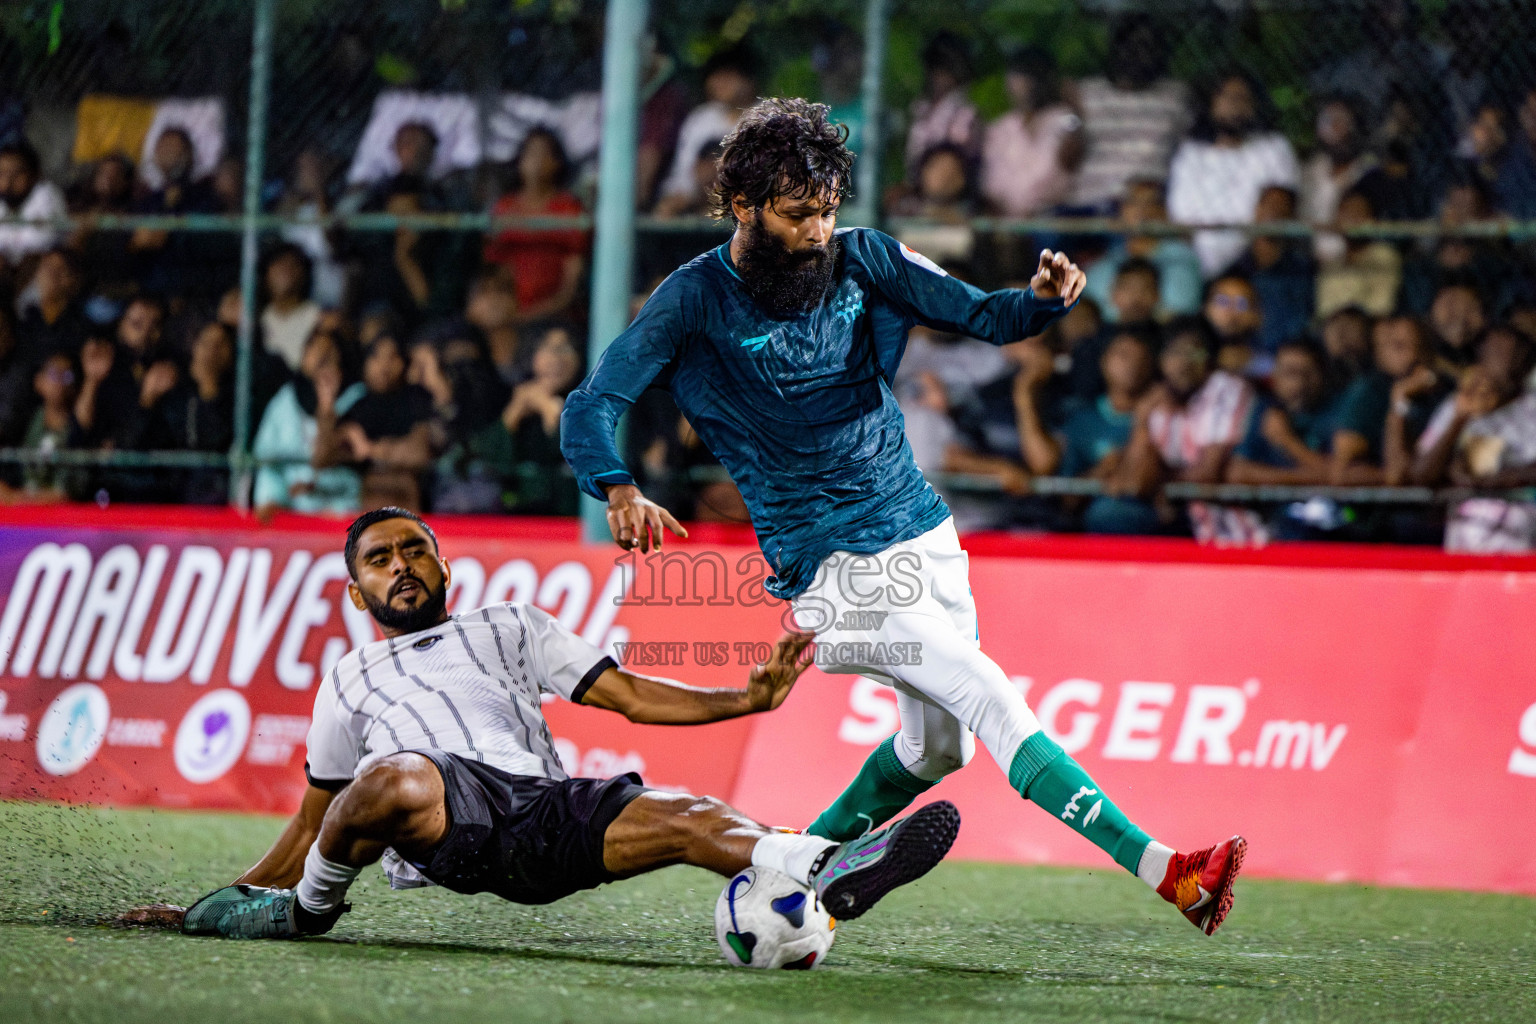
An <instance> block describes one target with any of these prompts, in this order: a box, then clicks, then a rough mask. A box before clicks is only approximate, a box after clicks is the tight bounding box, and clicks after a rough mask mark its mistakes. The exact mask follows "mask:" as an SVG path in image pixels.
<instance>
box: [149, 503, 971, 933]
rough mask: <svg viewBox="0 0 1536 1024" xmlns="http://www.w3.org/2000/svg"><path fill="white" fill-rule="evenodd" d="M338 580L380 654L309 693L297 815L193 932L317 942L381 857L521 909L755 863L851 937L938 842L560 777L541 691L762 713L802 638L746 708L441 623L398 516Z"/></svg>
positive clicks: (907, 832)
mask: <svg viewBox="0 0 1536 1024" xmlns="http://www.w3.org/2000/svg"><path fill="white" fill-rule="evenodd" d="M346 561H347V568H348V570H349V571H350V572H351V574H352V583H351V585H350V587H349V592H350V595H351V598H352V600H353V602H354V603H356V605H357V606H358V607H359V608H363V609H366V610H367V611H368V612H369V613H370V614H371V615H372V616H373V618H374V620H375V621H376V622H378V624H379V626H380V627H381V629H382V630H383V632H384V637H385V638H384V639H382V640H379V641H377V642H375V643H371V644H366V645H364V646H363V647H360V648H358V649H357V650H355V651H353V652H351V653H350V654H348V655H346V656H345V657H344V658H342V659H341V661H340V662H339V663H338V664H337V665H336V667H335V669H334V670H333V671H332V672H330V673H329V675H328V676H327V677H326V679H325V680H324V682H323V683H322V684H321V686H320V688H319V691H318V692H317V694H316V697H315V711H314V720H313V722H312V724H311V726H310V732H309V742H308V759H307V762H306V764H305V773H306V775H307V776H308V779H309V783H310V786H309V789H308V790H307V791H306V793H305V795H304V799H303V803H302V805H301V806H300V808H299V811H298V813H297V814H295V815H294V817H293V819H292V820H291V821H290V822H289V823H288V826H287V828H286V829H284V831H283V833H282V835H281V836H280V837H279V838H278V840H277V842H276V843H275V844H274V845H273V847H272V848H271V849H270V850H269V851H268V852H267V854H266V856H264V857H263V858H262V859H261V861H260V862H259V863H258V864H256V866H255V867H253V868H251V869H250V870H249V871H247V872H246V873H245V874H244V875H242V876H241V877H240V878H239V879H237V880H236V882H235V884H233V885H229V886H225V887H224V888H221V889H218V890H215V891H214V892H212V893H210V894H208V895H207V896H205V897H203V898H202V899H201V900H199V901H198V902H197V903H195V904H193V905H192V907H190V908H189V909H188V910H187V911H186V912H185V913H184V914H183V915H181V928H182V930H183V931H185V932H187V933H189V934H194V935H223V936H227V937H231V938H295V937H299V936H303V935H317V934H321V933H323V932H326V931H328V930H330V928H331V927H332V926H333V925H334V924H335V922H336V920H337V918H338V917H339V916H340V915H341V914H342V913H343V912H344V911H345V910H346V909H347V904H346V903H344V902H343V899H344V897H345V895H346V892H347V888H348V886H350V885H351V883H352V881H353V880H354V879H355V878H356V877H357V875H358V874H359V872H360V871H361V870H362V869H363V868H364V867H366V866H367V865H369V864H372V863H375V862H377V861H379V860H380V859H382V860H383V862H384V868H385V872H386V874H387V875H388V876H389V879H390V884H391V885H392V886H394V887H396V888H403V887H411V886H418V885H431V884H437V885H442V886H444V887H446V888H449V889H452V890H454V891H456V892H463V893H475V892H493V893H496V894H497V895H499V896H501V897H503V898H505V899H508V900H511V901H513V902H517V903H548V902H551V901H553V900H557V899H560V898H561V897H563V896H568V895H570V894H571V893H573V892H577V891H579V890H581V889H590V888H593V887H595V886H597V885H601V884H602V883H604V882H609V881H613V880H615V879H619V878H625V877H629V876H631V875H637V874H641V873H643V872H646V871H652V870H655V869H657V868H661V867H665V866H667V865H669V864H693V865H696V866H698V867H703V868H708V869H710V870H712V871H717V872H719V873H720V874H723V875H732V874H735V873H736V872H738V871H740V870H741V869H743V868H745V867H747V866H748V865H756V866H759V867H767V868H772V869H774V870H777V871H781V872H783V873H785V874H787V875H789V876H791V877H793V878H796V879H798V880H799V881H801V882H804V883H805V884H806V885H808V886H810V887H812V888H813V889H815V890H816V892H817V894H818V895H819V896H820V898H821V900H822V902H823V903H824V904H825V905H826V906H827V908H828V909H829V910H831V911H832V912H833V913H834V914H835V915H836V916H837V917H839V918H843V919H848V918H854V917H858V916H859V915H861V914H863V913H864V912H865V911H867V910H868V909H869V908H870V906H872V905H873V904H874V903H875V902H876V901H877V900H879V899H880V898H881V897H882V896H884V895H885V894H886V893H888V892H889V891H890V890H891V889H893V888H895V887H896V886H898V885H902V884H904V883H906V882H910V881H912V880H913V879H915V878H918V877H919V876H921V875H922V874H924V873H925V872H927V871H928V870H929V869H930V868H932V867H933V866H934V865H935V864H937V863H938V862H939V860H940V859H942V858H943V856H944V854H945V853H946V852H947V851H948V850H949V847H950V845H951V844H952V843H953V842H954V839H955V834H956V832H957V831H958V829H959V824H960V819H959V814H958V812H957V811H956V810H955V808H954V805H952V804H949V803H944V802H940V803H936V804H930V805H928V806H926V807H923V808H922V809H920V810H918V811H917V812H915V813H914V814H912V815H911V816H909V817H907V818H905V819H903V820H902V821H900V822H898V823H897V824H895V825H893V826H891V827H890V828H888V829H884V830H882V831H880V832H878V833H875V834H873V835H870V836H866V837H863V838H860V839H856V840H853V841H851V842H845V843H834V842H832V841H830V840H827V839H821V838H818V837H815V836H810V835H800V834H791V833H786V832H783V831H779V830H774V829H769V828H765V827H763V826H762V825H759V824H757V823H756V822H754V821H751V820H750V819H748V818H746V817H744V816H742V815H741V814H738V813H737V812H736V811H734V810H732V809H731V808H730V807H727V806H726V805H725V804H724V803H722V802H721V801H719V800H716V799H714V798H712V797H694V796H687V795H679V794H674V793H663V792H659V791H656V790H652V789H647V788H646V787H645V786H644V784H643V783H642V782H641V780H640V777H639V776H637V775H633V774H630V775H624V776H620V777H618V778H613V779H572V778H569V777H568V776H567V775H566V773H565V771H564V770H563V769H562V768H561V765H560V761H559V758H558V757H557V756H556V755H555V749H554V743H553V739H552V737H551V736H550V732H549V726H548V725H547V724H546V723H545V721H544V716H543V713H542V712H541V711H540V708H539V700H540V694H541V693H554V694H557V695H559V696H561V697H563V698H565V699H567V700H571V701H574V702H577V703H583V704H589V705H593V706H595V707H601V708H606V709H608V710H610V711H617V712H619V713H621V714H623V715H625V716H626V717H628V718H629V719H630V720H631V721H636V722H652V723H668V724H679V725H682V724H690V723H701V722H715V721H720V720H722V719H726V718H734V717H736V716H739V715H745V714H751V713H754V712H760V711H769V710H771V709H773V708H776V707H778V706H779V704H781V703H782V702H783V700H784V698H785V697H786V696H787V695H788V693H789V691H790V688H791V687H792V686H793V685H794V682H795V679H796V678H797V677H799V675H800V673H801V672H802V671H804V669H805V666H806V664H808V661H809V659H808V658H806V657H805V656H804V655H805V654H806V647H807V646H808V645H809V643H810V642H811V639H812V638H811V637H810V636H809V635H807V634H788V635H786V636H785V637H784V638H783V639H782V640H781V642H780V644H779V645H778V648H777V650H776V653H775V655H774V657H773V658H772V659H771V660H770V661H769V662H767V663H766V664H764V665H761V666H758V667H757V668H756V669H755V670H754V671H753V672H752V673H751V676H750V678H749V679H748V682H747V686H746V688H745V689H737V688H724V689H700V688H696V687H690V686H684V685H682V684H680V683H674V682H671V681H668V680H664V679H653V678H649V677H646V676H639V675H635V674H633V673H630V672H626V671H624V670H623V669H622V668H620V667H619V666H617V665H616V664H614V662H613V659H611V658H608V657H605V656H604V655H603V653H602V652H601V651H599V650H597V649H596V648H595V647H593V646H591V645H590V644H588V643H586V642H585V641H584V640H582V639H581V638H579V637H577V636H575V635H574V634H572V633H571V632H569V631H568V630H566V629H565V628H564V627H563V626H561V625H560V624H559V623H558V622H557V621H555V619H554V618H553V617H552V616H550V615H549V614H548V613H547V612H544V611H541V610H540V609H538V608H534V607H532V606H530V605H522V604H500V605H490V606H487V607H485V608H480V609H476V610H474V611H468V612H462V613H460V614H457V615H452V616H450V615H448V614H447V611H446V600H447V591H448V564H447V562H445V561H444V560H443V559H442V558H441V557H440V556H439V554H438V549H437V538H436V536H435V535H434V534H433V533H432V531H431V529H430V528H429V527H428V526H427V524H426V523H425V522H423V521H422V520H421V519H420V518H418V517H417V516H416V515H414V514H413V513H411V512H407V511H405V510H404V509H398V508H384V509H379V510H376V511H374V512H369V513H367V514H366V515H363V516H361V517H360V518H358V519H357V521H356V522H354V523H353V524H352V526H351V528H350V529H349V530H348V532H347V545H346ZM165 910H166V912H168V913H170V914H172V915H174V914H176V911H175V909H174V908H165ZM139 919H140V920H148V919H154V915H153V914H152V913H150V914H145V915H143V916H141V917H140V918H139ZM158 919H159V920H164V915H163V914H162V915H161V916H160V917H159V918H158Z"/></svg>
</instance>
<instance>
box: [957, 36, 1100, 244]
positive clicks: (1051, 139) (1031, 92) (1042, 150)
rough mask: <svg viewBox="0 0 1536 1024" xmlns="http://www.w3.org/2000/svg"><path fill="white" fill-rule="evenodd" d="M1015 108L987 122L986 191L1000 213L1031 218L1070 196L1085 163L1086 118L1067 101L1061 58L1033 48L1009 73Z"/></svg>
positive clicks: (1007, 82)
mask: <svg viewBox="0 0 1536 1024" xmlns="http://www.w3.org/2000/svg"><path fill="white" fill-rule="evenodd" d="M1003 86H1004V88H1005V89H1006V90H1007V92H1008V101H1009V104H1010V105H1011V109H1010V110H1009V111H1008V113H1006V114H1004V115H1002V116H1001V117H999V118H998V119H997V120H996V121H993V122H992V123H991V124H990V125H988V126H987V134H986V139H985V141H984V142H983V143H982V147H981V193H982V196H983V197H984V198H985V199H986V200H987V202H989V203H990V204H991V205H992V207H993V208H994V209H995V210H997V212H999V213H1001V214H1004V215H1006V216H1009V217H1028V216H1030V215H1031V214H1035V213H1040V212H1041V211H1043V210H1049V209H1050V208H1051V207H1053V206H1055V205H1056V204H1058V203H1060V202H1061V201H1062V200H1063V199H1065V198H1066V195H1067V191H1068V189H1069V188H1070V187H1071V185H1072V172H1073V171H1075V170H1076V169H1077V167H1078V165H1079V164H1081V163H1082V162H1083V134H1082V120H1081V119H1080V118H1078V116H1077V114H1075V113H1074V112H1073V110H1072V108H1071V107H1069V106H1068V105H1067V104H1066V103H1064V102H1062V98H1061V80H1060V78H1059V77H1058V76H1057V74H1056V60H1055V58H1054V57H1052V56H1051V55H1050V53H1048V52H1047V51H1045V50H1042V49H1040V48H1038V47H1029V48H1027V49H1025V50H1023V51H1021V52H1019V53H1018V54H1016V55H1014V56H1013V57H1012V58H1010V59H1009V61H1008V69H1007V71H1006V72H1005V73H1004V74H1003Z"/></svg>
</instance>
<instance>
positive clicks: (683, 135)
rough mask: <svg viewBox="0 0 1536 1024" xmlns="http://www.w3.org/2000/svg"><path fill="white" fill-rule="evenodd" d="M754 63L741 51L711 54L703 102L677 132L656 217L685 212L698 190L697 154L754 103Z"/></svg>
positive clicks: (723, 133)
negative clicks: (673, 151)
mask: <svg viewBox="0 0 1536 1024" xmlns="http://www.w3.org/2000/svg"><path fill="white" fill-rule="evenodd" d="M757 83H758V72H757V60H756V58H755V57H753V56H752V55H751V54H750V53H748V52H747V51H746V50H744V49H731V50H725V51H722V52H720V53H717V54H715V55H714V56H713V57H711V58H710V59H709V61H708V62H707V63H706V64H705V65H704V102H703V103H701V104H699V105H698V106H697V107H694V108H693V110H691V111H689V113H688V116H687V117H686V118H684V119H683V126H682V127H681V128H679V129H678V132H677V152H676V154H675V155H674V156H673V158H672V169H671V171H670V172H668V174H667V180H666V181H665V182H663V183H662V188H661V200H660V202H659V203H658V204H657V212H658V214H665V213H666V212H667V211H672V210H678V209H688V208H691V207H692V206H693V205H694V202H695V200H696V199H697V197H698V195H699V192H700V189H699V183H698V178H697V176H696V175H695V173H694V166H695V165H696V164H697V163H698V159H699V154H700V153H701V152H703V151H704V149H705V148H706V147H707V146H709V145H710V144H712V143H715V144H718V143H719V142H720V140H721V139H723V138H725V136H726V135H727V134H728V133H729V132H730V131H731V129H732V128H735V127H736V122H737V121H739V120H741V115H742V113H743V112H744V111H745V110H746V109H747V108H748V107H750V106H751V105H752V104H753V103H755V102H756V101H757Z"/></svg>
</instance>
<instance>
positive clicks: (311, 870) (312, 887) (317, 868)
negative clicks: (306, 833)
mask: <svg viewBox="0 0 1536 1024" xmlns="http://www.w3.org/2000/svg"><path fill="white" fill-rule="evenodd" d="M362 870H363V869H362V868H354V867H351V866H349V865H347V864H337V863H336V862H335V861H330V860H326V859H325V857H323V856H321V854H320V841H319V840H318V839H317V840H315V842H314V843H313V844H312V845H311V846H310V848H309V853H308V854H306V855H305V857H304V877H303V878H301V879H300V880H299V904H300V905H301V906H302V907H303V908H304V909H305V910H307V911H309V912H310V913H311V914H327V913H330V912H331V911H332V910H335V909H336V908H337V907H338V906H340V905H341V901H342V898H343V897H345V896H346V895H347V887H348V886H350V885H351V884H352V880H353V879H355V878H356V877H357V876H358V874H359V873H360V872H361V871H362Z"/></svg>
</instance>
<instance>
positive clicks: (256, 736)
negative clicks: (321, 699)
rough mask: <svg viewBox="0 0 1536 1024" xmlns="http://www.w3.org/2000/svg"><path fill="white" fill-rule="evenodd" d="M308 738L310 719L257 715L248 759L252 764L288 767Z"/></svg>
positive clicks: (291, 716) (247, 751) (248, 750)
mask: <svg viewBox="0 0 1536 1024" xmlns="http://www.w3.org/2000/svg"><path fill="white" fill-rule="evenodd" d="M308 736H309V719H308V718H307V717H305V716H303V715H257V716H256V725H255V726H254V727H253V729H252V731H251V745H250V748H249V749H247V750H246V752H245V759H246V760H247V761H249V762H250V763H251V764H277V765H285V764H287V763H288V762H289V761H291V760H293V752H294V750H295V748H297V747H301V746H303V745H304V741H305V739H307V738H308Z"/></svg>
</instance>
